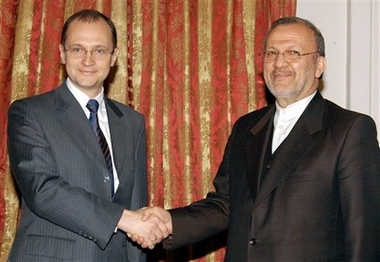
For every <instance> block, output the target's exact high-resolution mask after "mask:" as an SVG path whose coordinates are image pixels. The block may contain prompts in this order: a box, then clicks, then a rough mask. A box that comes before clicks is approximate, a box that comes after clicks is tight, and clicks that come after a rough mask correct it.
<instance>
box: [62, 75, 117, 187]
mask: <svg viewBox="0 0 380 262" xmlns="http://www.w3.org/2000/svg"><path fill="white" fill-rule="evenodd" d="M66 85H67V87H68V88H69V90H70V92H71V93H72V94H73V96H74V97H75V99H76V100H77V101H78V103H79V104H80V106H81V107H82V109H83V112H84V113H85V114H86V117H87V119H89V118H90V110H88V108H87V107H86V105H87V103H88V100H90V99H91V98H90V97H89V96H88V95H86V94H85V93H83V92H82V91H81V90H79V89H78V88H76V87H75V86H74V84H73V83H72V82H71V81H70V78H67V80H66ZM92 99H96V100H97V101H98V103H99V109H98V121H99V126H100V129H101V130H102V132H103V134H104V137H105V138H106V140H107V144H108V147H109V149H110V152H111V159H112V168H113V178H114V186H115V187H114V188H115V191H116V189H117V187H118V186H119V179H118V175H117V171H116V168H115V162H114V158H113V150H112V141H111V133H110V128H109V125H108V116H107V109H106V103H105V102H104V88H103V87H102V91H101V92H100V94H99V95H98V96H97V97H95V98H92ZM114 193H115V192H114Z"/></svg>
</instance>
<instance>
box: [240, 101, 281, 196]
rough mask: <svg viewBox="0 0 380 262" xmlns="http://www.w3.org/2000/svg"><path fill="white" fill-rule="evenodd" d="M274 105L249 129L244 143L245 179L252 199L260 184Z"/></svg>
mask: <svg viewBox="0 0 380 262" xmlns="http://www.w3.org/2000/svg"><path fill="white" fill-rule="evenodd" d="M274 112H275V107H274V106H272V108H270V109H269V110H268V111H267V112H266V113H265V115H264V116H263V117H262V118H261V119H260V121H259V122H258V123H257V124H256V125H254V126H253V127H252V129H251V136H250V137H249V138H248V141H247V145H246V152H247V162H246V163H247V166H246V170H247V180H248V186H249V188H250V191H251V195H252V199H255V198H256V194H257V191H258V188H259V184H260V177H261V170H262V169H263V165H264V157H265V152H266V149H267V147H268V143H269V142H270V139H271V137H270V135H271V133H272V132H271V130H272V127H273V115H274Z"/></svg>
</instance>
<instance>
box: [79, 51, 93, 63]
mask: <svg viewBox="0 0 380 262" xmlns="http://www.w3.org/2000/svg"><path fill="white" fill-rule="evenodd" d="M82 63H83V64H85V65H92V64H94V63H95V60H94V58H93V57H92V53H91V51H86V54H85V55H84V57H83V59H82Z"/></svg>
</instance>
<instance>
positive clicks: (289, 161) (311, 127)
mask: <svg viewBox="0 0 380 262" xmlns="http://www.w3.org/2000/svg"><path fill="white" fill-rule="evenodd" d="M324 104H325V100H324V99H323V98H322V96H321V95H320V94H319V93H317V94H316V95H315V97H314V98H313V99H312V101H311V102H310V104H309V105H308V106H307V108H306V109H305V111H304V113H303V114H302V115H301V117H300V118H299V119H298V121H297V123H296V125H295V126H294V128H293V129H292V131H291V132H290V134H289V135H288V137H287V138H286V139H285V140H284V141H283V142H282V144H281V145H280V146H279V147H278V148H277V150H276V151H275V152H274V154H273V156H272V160H273V161H272V162H271V166H270V169H269V171H268V173H267V174H266V176H265V178H263V181H262V183H261V186H260V189H259V191H258V193H257V196H256V198H255V200H254V204H253V205H254V207H253V208H256V207H257V206H258V205H259V204H260V202H261V201H263V199H264V198H266V197H267V196H268V195H269V194H270V193H271V192H272V191H273V189H275V188H276V186H277V185H278V184H279V183H280V182H281V181H282V180H283V179H284V178H285V177H286V176H287V175H288V174H289V173H290V172H291V170H293V169H294V168H295V167H296V166H297V164H298V163H299V162H300V161H301V160H302V158H303V156H304V155H305V154H306V153H307V152H308V151H309V150H310V149H311V148H312V147H313V146H314V145H315V144H316V140H315V139H314V136H313V135H314V134H315V133H316V132H317V131H319V130H321V129H322V120H323V107H324ZM269 128H271V125H266V126H265V127H264V129H267V130H266V131H265V133H266V134H268V133H270V132H269V130H268V129H269ZM261 132H263V131H261ZM263 141H264V143H263V145H264V146H263V148H262V152H261V153H260V154H261V155H264V154H265V151H264V150H266V148H267V147H266V146H267V144H268V141H269V139H268V137H265V140H263ZM257 159H260V160H259V162H260V164H258V167H257V169H256V172H258V173H259V174H261V171H262V168H263V164H264V163H263V161H264V159H263V157H260V158H257Z"/></svg>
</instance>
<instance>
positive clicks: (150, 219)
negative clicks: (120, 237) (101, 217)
mask: <svg viewBox="0 0 380 262" xmlns="http://www.w3.org/2000/svg"><path fill="white" fill-rule="evenodd" d="M117 227H118V228H119V229H121V230H123V231H124V232H126V233H127V235H128V237H130V238H131V239H132V241H134V242H136V243H137V244H139V245H140V246H141V247H142V248H149V249H153V248H154V246H155V245H156V244H157V243H160V242H161V241H162V240H163V239H165V238H166V237H168V236H169V235H170V234H172V232H173V227H172V218H171V215H170V213H169V212H168V211H166V210H165V209H162V208H160V207H144V208H141V209H139V210H137V211H131V210H124V212H123V215H122V216H121V218H120V220H119V223H118V225H117Z"/></svg>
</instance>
